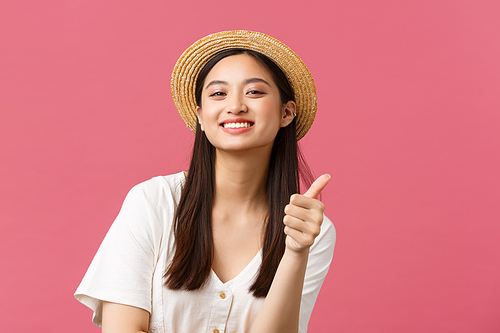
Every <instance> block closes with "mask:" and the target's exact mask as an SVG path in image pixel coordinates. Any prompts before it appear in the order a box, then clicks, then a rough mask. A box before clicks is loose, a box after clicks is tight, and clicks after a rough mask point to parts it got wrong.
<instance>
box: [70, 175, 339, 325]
mask: <svg viewBox="0 0 500 333" xmlns="http://www.w3.org/2000/svg"><path fill="white" fill-rule="evenodd" d="M184 181H185V178H184V173H183V172H180V173H177V174H173V175H169V176H164V177H155V178H152V179H150V180H148V181H146V182H143V183H141V184H139V185H137V186H135V187H134V188H132V190H131V191H130V192H129V194H128V195H127V197H126V199H125V201H124V203H123V206H122V208H121V210H120V213H119V214H118V216H117V218H116V220H115V221H114V223H113V225H112V226H111V228H110V229H109V231H108V233H107V235H106V237H105V238H104V240H103V242H102V244H101V246H100V247H99V250H98V251H97V253H96V255H95V257H94V259H93V260H92V263H91V264H90V267H89V268H88V270H87V273H86V274H85V276H84V278H83V280H82V282H81V284H80V285H79V286H78V289H77V290H76V292H75V297H76V299H78V300H79V301H80V302H82V303H83V304H85V305H87V306H88V307H90V308H91V309H92V310H93V311H94V315H93V322H94V323H95V324H96V325H98V326H100V325H101V320H102V318H101V316H102V301H108V302H114V303H120V304H126V305H131V306H135V307H138V308H141V309H144V310H146V311H148V312H149V313H150V314H151V317H150V324H149V332H151V333H160V332H162V333H163V332H165V333H171V332H172V333H173V332H175V333H183V332H210V333H212V332H215V333H217V332H218V333H226V332H227V333H233V332H241V333H244V332H249V331H250V330H251V327H252V324H253V322H254V320H255V318H256V317H257V314H258V312H259V310H260V308H261V306H262V304H263V302H264V298H256V297H254V296H253V295H252V294H251V293H249V292H248V290H249V288H250V286H251V285H252V283H253V281H254V279H255V277H256V275H257V273H258V271H259V267H260V265H261V261H262V253H261V252H259V253H258V254H257V255H256V256H255V257H254V258H253V260H252V261H251V262H250V263H249V264H248V265H247V267H245V268H244V269H243V271H241V272H240V273H239V274H238V275H237V276H236V277H235V278H234V279H232V280H230V281H227V282H226V283H222V282H221V281H220V280H219V278H218V277H217V275H216V274H215V273H214V272H213V271H211V273H210V276H209V279H208V281H207V283H206V284H205V285H204V286H203V287H202V288H200V289H199V290H196V291H184V290H171V289H168V288H166V287H164V285H163V283H164V278H163V274H164V272H165V268H166V265H167V260H171V258H172V257H173V246H174V235H173V215H174V209H175V205H176V202H178V199H179V196H180V192H181V186H182V184H183V183H184ZM334 244H335V229H334V227H333V224H332V223H331V222H330V220H329V219H328V218H326V217H325V218H324V221H323V225H322V227H321V233H320V235H319V236H318V237H317V238H316V240H315V243H314V245H313V246H312V247H311V249H310V253H309V260H308V264H307V270H306V276H305V282H304V288H303V292H302V301H301V307H300V320H299V323H300V324H299V325H300V329H299V331H300V332H306V331H307V324H308V321H309V318H310V316H311V312H312V309H313V306H314V303H315V301H316V298H317V296H318V293H319V290H320V288H321V285H322V283H323V280H324V279H325V276H326V273H327V272H328V268H329V266H330V262H331V260H332V257H333V249H334Z"/></svg>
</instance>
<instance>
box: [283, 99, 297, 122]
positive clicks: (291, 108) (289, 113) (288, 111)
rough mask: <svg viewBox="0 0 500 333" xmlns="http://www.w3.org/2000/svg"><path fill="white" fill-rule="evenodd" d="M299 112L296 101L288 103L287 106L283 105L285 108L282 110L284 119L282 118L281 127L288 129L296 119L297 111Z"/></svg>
mask: <svg viewBox="0 0 500 333" xmlns="http://www.w3.org/2000/svg"><path fill="white" fill-rule="evenodd" d="M296 110H297V105H296V104H295V102H294V101H288V102H286V104H283V108H282V110H281V112H282V115H283V116H282V118H281V124H280V126H281V127H286V126H288V125H289V124H290V123H291V122H292V120H293V118H295V111H296Z"/></svg>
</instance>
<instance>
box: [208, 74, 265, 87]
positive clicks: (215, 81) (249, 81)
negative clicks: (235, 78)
mask: <svg viewBox="0 0 500 333" xmlns="http://www.w3.org/2000/svg"><path fill="white" fill-rule="evenodd" d="M256 82H262V83H265V84H267V85H268V86H271V85H270V84H269V83H268V82H267V81H266V80H264V79H261V78H258V77H252V78H250V79H246V80H244V81H243V84H249V83H256ZM216 84H221V85H227V84H228V83H227V82H226V81H222V80H213V81H211V82H210V83H209V84H207V86H206V87H205V89H207V88H208V87H210V86H213V85H216Z"/></svg>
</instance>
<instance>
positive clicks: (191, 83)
mask: <svg viewBox="0 0 500 333" xmlns="http://www.w3.org/2000/svg"><path fill="white" fill-rule="evenodd" d="M232 48H243V49H249V50H253V51H257V52H259V53H262V54H264V55H265V56H267V57H268V58H270V59H271V60H273V61H274V62H275V63H276V64H277V65H278V66H279V67H280V68H281V70H282V71H283V72H284V73H285V75H286V77H287V78H288V81H289V82H290V85H291V86H292V89H293V91H294V94H295V103H296V105H297V108H296V109H297V110H296V113H297V116H296V124H297V126H296V129H297V132H296V135H297V141H298V140H300V139H301V138H302V137H304V135H305V134H306V133H307V131H308V130H309V128H311V125H312V123H313V121H314V117H315V116H316V110H317V97H316V85H315V84H314V81H313V78H312V76H311V73H310V72H309V70H308V69H307V67H306V65H305V64H304V62H303V61H302V60H301V59H300V58H299V57H298V56H297V55H296V54H295V52H293V51H292V50H291V49H290V48H289V47H288V46H286V45H285V44H283V43H282V42H280V41H278V40H277V39H274V38H272V37H270V36H268V35H266V34H263V33H260V32H254V31H247V30H235V31H222V32H218V33H215V34H211V35H208V36H206V37H203V38H202V39H200V40H198V41H197V42H195V43H194V44H193V45H191V46H190V47H189V48H187V50H186V51H184V53H183V54H182V55H181V56H180V57H179V59H178V60H177V63H176V64H175V67H174V70H173V71H172V80H171V82H170V88H171V91H172V98H173V100H174V103H175V106H176V107H177V111H178V112H179V114H180V116H181V118H182V120H184V122H185V123H186V125H187V126H188V127H189V128H190V129H191V130H192V131H193V132H195V131H196V122H197V117H196V106H197V105H196V98H195V86H196V80H197V79H198V75H199V73H200V71H201V70H202V68H203V66H205V64H206V63H207V62H208V61H209V60H210V59H211V58H212V57H214V56H215V55H216V54H217V53H220V52H222V51H224V50H227V49H232Z"/></svg>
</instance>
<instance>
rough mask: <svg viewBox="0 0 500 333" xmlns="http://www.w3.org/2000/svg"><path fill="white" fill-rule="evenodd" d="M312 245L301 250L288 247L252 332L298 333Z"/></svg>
mask: <svg viewBox="0 0 500 333" xmlns="http://www.w3.org/2000/svg"><path fill="white" fill-rule="evenodd" d="M308 255H309V249H307V250H304V251H302V252H300V253H298V252H295V251H292V250H289V249H286V250H285V254H284V255H283V258H282V259H281V262H280V264H279V266H278V270H277V271H276V275H275V276H274V280H273V283H272V284H271V288H270V289H269V293H268V294H267V297H266V300H265V301H264V304H263V305H262V308H261V310H260V312H259V314H258V316H257V318H256V320H255V323H254V324H253V327H252V333H257V332H266V333H273V332H279V333H288V332H290V333H292V332H293V333H296V332H298V330H299V314H300V301H301V298H302V287H303V285H304V276H305V272H306V267H307V259H308Z"/></svg>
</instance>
